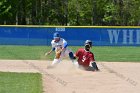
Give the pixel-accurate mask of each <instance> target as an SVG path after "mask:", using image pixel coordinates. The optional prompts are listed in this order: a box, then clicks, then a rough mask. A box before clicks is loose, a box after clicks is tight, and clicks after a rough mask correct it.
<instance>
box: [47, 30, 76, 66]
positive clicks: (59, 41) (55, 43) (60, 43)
mask: <svg viewBox="0 0 140 93" xmlns="http://www.w3.org/2000/svg"><path fill="white" fill-rule="evenodd" d="M53 38H54V39H53V40H52V41H51V45H52V49H51V50H50V51H49V52H47V53H46V54H45V55H49V54H50V53H51V52H52V51H55V53H56V56H57V52H58V50H60V51H61V52H60V55H59V57H56V56H55V58H54V60H53V62H52V65H51V66H54V65H56V64H58V63H60V62H61V60H62V58H63V57H66V56H69V58H70V59H71V61H72V62H73V60H74V59H75V57H74V55H73V53H72V51H71V50H70V49H69V48H68V47H67V46H68V43H67V41H66V40H65V39H63V38H60V35H59V33H58V32H56V33H54V35H53Z"/></svg>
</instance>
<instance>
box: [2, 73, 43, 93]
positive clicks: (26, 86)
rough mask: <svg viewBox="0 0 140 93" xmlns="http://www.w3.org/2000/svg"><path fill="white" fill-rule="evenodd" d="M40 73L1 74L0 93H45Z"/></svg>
mask: <svg viewBox="0 0 140 93" xmlns="http://www.w3.org/2000/svg"><path fill="white" fill-rule="evenodd" d="M42 89H43V87H42V79H41V74H39V73H10V72H0V93H43V91H42Z"/></svg>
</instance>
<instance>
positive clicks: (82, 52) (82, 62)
mask: <svg viewBox="0 0 140 93" xmlns="http://www.w3.org/2000/svg"><path fill="white" fill-rule="evenodd" d="M91 47H92V41H91V40H86V41H85V47H84V48H80V49H78V51H77V52H76V53H75V57H76V58H77V62H78V64H79V67H82V68H84V69H85V70H88V71H98V70H99V69H98V67H97V64H96V62H95V59H94V54H93V53H92V52H91V51H90V49H91Z"/></svg>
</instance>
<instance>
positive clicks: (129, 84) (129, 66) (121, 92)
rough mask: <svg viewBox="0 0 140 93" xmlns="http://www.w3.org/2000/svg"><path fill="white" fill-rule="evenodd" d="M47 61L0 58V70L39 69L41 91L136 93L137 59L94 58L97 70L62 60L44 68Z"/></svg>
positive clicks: (138, 83)
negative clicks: (98, 70)
mask: <svg viewBox="0 0 140 93" xmlns="http://www.w3.org/2000/svg"><path fill="white" fill-rule="evenodd" d="M50 64H51V61H40V60H0V71H2V72H34V73H36V72H39V73H42V75H43V87H44V89H43V90H44V93H139V92H140V63H131V62H127V63H126V62H97V65H98V66H99V68H100V70H101V71H100V72H91V71H84V70H80V69H76V68H75V67H74V66H73V65H72V63H71V62H70V61H67V60H64V61H62V62H61V63H60V64H58V66H57V67H56V68H52V69H47V66H48V65H50Z"/></svg>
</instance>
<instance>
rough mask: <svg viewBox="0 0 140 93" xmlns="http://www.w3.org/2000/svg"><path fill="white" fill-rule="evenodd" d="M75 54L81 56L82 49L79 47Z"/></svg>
mask: <svg viewBox="0 0 140 93" xmlns="http://www.w3.org/2000/svg"><path fill="white" fill-rule="evenodd" d="M75 56H76V57H79V56H80V49H78V50H77V51H76V53H75Z"/></svg>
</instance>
